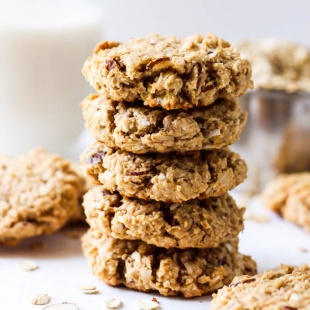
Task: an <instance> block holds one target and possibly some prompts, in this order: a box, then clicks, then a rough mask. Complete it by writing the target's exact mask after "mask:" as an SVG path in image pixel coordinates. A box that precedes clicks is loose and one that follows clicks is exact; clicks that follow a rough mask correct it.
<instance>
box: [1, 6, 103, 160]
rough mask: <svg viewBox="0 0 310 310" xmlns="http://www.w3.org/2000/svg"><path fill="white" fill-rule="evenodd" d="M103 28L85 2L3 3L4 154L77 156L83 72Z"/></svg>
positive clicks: (99, 16) (85, 86) (96, 10)
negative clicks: (43, 151) (44, 152)
mask: <svg viewBox="0 0 310 310" xmlns="http://www.w3.org/2000/svg"><path fill="white" fill-rule="evenodd" d="M101 28H102V12H101V10H100V9H99V8H96V7H93V6H90V5H89V4H88V2H87V1H86V0H84V1H78V0H27V1H25V0H10V1H6V0H5V1H3V0H0V42H1V43H0V155H2V154H3V155H19V154H22V153H25V152H27V151H29V150H30V149H32V148H35V147H44V148H46V149H47V150H49V151H51V152H57V153H60V154H62V155H65V156H69V157H71V158H77V157H78V151H77V150H76V149H75V145H76V142H77V139H78V137H79V135H80V133H81V131H82V129H83V120H82V113H81V111H80V108H79V103H80V102H81V101H82V99H83V98H84V97H85V96H86V95H87V94H88V93H89V92H90V91H91V89H90V88H89V86H88V83H87V82H86V81H85V79H84V78H83V76H82V74H81V69H82V65H83V63H84V61H85V60H86V58H87V57H88V56H89V55H90V54H91V52H92V49H93V47H94V46H95V45H96V43H98V41H99V40H100V38H101Z"/></svg>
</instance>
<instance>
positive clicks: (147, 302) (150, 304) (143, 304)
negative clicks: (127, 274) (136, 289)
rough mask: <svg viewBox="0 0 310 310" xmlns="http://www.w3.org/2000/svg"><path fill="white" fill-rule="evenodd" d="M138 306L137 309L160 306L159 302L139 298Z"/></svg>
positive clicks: (143, 309) (153, 309)
mask: <svg viewBox="0 0 310 310" xmlns="http://www.w3.org/2000/svg"><path fill="white" fill-rule="evenodd" d="M136 308H137V310H155V309H158V308H159V304H158V303H157V302H155V301H151V300H145V299H138V300H137V303H136Z"/></svg>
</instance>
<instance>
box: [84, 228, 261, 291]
mask: <svg viewBox="0 0 310 310" xmlns="http://www.w3.org/2000/svg"><path fill="white" fill-rule="evenodd" d="M82 243H83V251H84V254H85V255H86V257H87V259H88V262H89V264H90V266H91V269H92V272H93V273H94V274H95V275H97V276H98V277H99V278H101V279H102V280H103V281H105V282H106V283H107V284H109V285H113V286H118V285H125V286H127V287H129V288H131V289H135V290H139V291H151V290H155V291H158V292H159V293H160V294H162V295H165V296H173V295H179V294H180V295H184V297H196V296H201V295H203V294H208V293H211V292H214V291H216V290H217V289H219V288H221V287H223V286H224V285H225V284H228V283H230V282H231V281H232V279H233V278H234V277H235V276H236V275H242V274H249V275H253V274H255V273H256V263H255V262H254V261H253V260H252V259H251V257H249V256H245V255H242V254H240V253H238V239H234V240H233V241H231V242H229V243H225V244H222V245H221V246H219V247H217V248H212V249H190V250H189V249H187V250H180V249H164V248H158V247H155V246H153V245H148V244H147V243H145V242H143V241H128V240H118V239H113V238H111V237H108V236H106V235H102V234H100V233H99V232H97V231H95V230H91V229H90V230H89V231H88V232H87V233H86V234H85V235H84V237H83V239H82Z"/></svg>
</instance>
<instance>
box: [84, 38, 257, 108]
mask: <svg viewBox="0 0 310 310" xmlns="http://www.w3.org/2000/svg"><path fill="white" fill-rule="evenodd" d="M251 73H252V70H251V65H250V63H249V62H248V61H247V60H245V59H242V58H241V57H240V55H239V53H238V52H236V51H235V50H234V49H233V48H232V47H231V46H230V44H229V43H228V42H226V41H224V40H222V39H221V38H218V37H216V36H214V35H212V34H208V35H206V36H205V37H203V36H201V35H199V34H198V35H194V36H190V37H186V38H181V39H180V38H176V37H172V36H171V37H163V36H160V35H157V34H152V35H149V36H147V37H145V38H136V39H131V40H130V41H129V42H127V43H118V42H110V41H106V42H103V43H101V44H99V45H98V46H97V47H96V48H95V50H94V53H93V56H92V57H90V58H88V59H87V60H86V62H85V64H84V67H83V74H84V76H85V77H86V79H87V80H88V81H89V82H90V84H91V85H92V86H93V87H94V88H95V89H96V90H97V91H99V92H100V93H103V94H105V95H106V96H107V97H109V98H111V99H112V100H116V101H129V102H135V101H137V100H142V101H143V102H144V104H145V105H148V106H150V107H155V106H160V107H162V108H164V109H167V110H170V109H188V108H193V107H197V106H207V105H209V104H211V103H213V102H214V101H215V100H216V99H217V98H225V99H232V98H236V97H239V96H241V95H243V94H245V92H246V90H247V89H248V88H252V84H253V82H252V81H251Z"/></svg>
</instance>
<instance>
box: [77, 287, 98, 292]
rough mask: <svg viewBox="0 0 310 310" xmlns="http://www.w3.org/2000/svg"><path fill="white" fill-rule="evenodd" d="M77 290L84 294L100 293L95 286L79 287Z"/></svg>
mask: <svg viewBox="0 0 310 310" xmlns="http://www.w3.org/2000/svg"><path fill="white" fill-rule="evenodd" d="M77 288H78V289H79V290H80V291H81V293H83V294H97V293H99V291H98V290H97V288H96V286H93V285H77Z"/></svg>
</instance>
